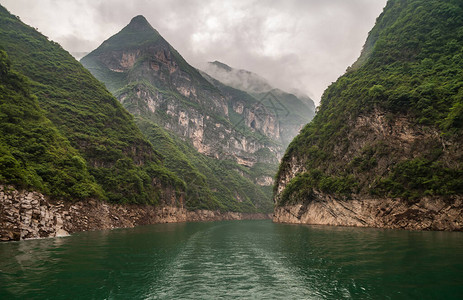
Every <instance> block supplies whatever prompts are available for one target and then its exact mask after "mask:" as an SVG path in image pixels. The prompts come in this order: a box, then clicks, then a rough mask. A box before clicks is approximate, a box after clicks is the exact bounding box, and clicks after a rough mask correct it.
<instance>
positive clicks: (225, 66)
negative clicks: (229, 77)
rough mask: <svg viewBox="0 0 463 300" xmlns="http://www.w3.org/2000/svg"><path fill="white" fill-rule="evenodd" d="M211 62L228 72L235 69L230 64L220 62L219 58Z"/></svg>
mask: <svg viewBox="0 0 463 300" xmlns="http://www.w3.org/2000/svg"><path fill="white" fill-rule="evenodd" d="M209 64H212V65H214V66H216V67H218V68H221V69H224V70H225V71H227V72H231V71H233V68H231V67H230V66H229V65H227V64H224V63H223V62H220V61H218V60H216V61H213V62H209Z"/></svg>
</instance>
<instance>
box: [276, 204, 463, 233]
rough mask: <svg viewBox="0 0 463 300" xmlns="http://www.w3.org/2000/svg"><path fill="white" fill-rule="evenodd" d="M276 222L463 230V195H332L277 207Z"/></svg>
mask: <svg viewBox="0 0 463 300" xmlns="http://www.w3.org/2000/svg"><path fill="white" fill-rule="evenodd" d="M272 220H273V222H275V223H285V224H306V225H330V226H346V227H370V228H385V229H405V230H421V231H422V230H426V231H463V197H460V196H456V197H454V198H453V199H452V201H450V202H449V201H444V200H443V199H442V198H438V197H437V198H422V199H421V200H420V201H419V202H416V203H413V204H410V203H408V202H406V201H405V200H401V199H391V198H385V199H362V200H360V199H353V200H347V201H343V200H338V199H335V198H332V197H329V196H326V197H325V198H324V199H321V200H316V201H312V202H310V203H306V204H294V205H287V206H280V207H276V208H275V212H274V215H273V219H272Z"/></svg>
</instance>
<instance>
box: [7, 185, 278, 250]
mask: <svg viewBox="0 0 463 300" xmlns="http://www.w3.org/2000/svg"><path fill="white" fill-rule="evenodd" d="M271 218H272V214H264V213H239V212H220V211H211V210H194V211H189V210H187V209H185V208H184V207H176V206H170V205H161V206H152V205H136V204H126V205H121V204H111V203H106V202H101V201H95V200H88V201H78V202H67V201H63V200H58V201H52V200H50V199H48V198H47V197H45V196H44V195H43V194H41V193H38V192H31V191H18V190H16V189H14V188H11V187H10V188H8V187H6V188H2V189H0V242H8V241H19V240H27V239H36V238H47V237H59V236H67V235H69V234H71V233H75V232H82V231H95V230H105V229H114V228H132V227H135V226H139V225H149V224H161V223H183V222H209V221H225V220H251V219H255V220H258V219H271Z"/></svg>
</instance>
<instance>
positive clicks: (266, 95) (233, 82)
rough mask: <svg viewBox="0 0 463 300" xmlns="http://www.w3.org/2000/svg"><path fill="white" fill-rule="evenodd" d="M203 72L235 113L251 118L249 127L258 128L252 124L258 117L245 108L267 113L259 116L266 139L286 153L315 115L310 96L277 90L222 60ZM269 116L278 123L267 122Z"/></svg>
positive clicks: (210, 65) (258, 77)
mask: <svg viewBox="0 0 463 300" xmlns="http://www.w3.org/2000/svg"><path fill="white" fill-rule="evenodd" d="M203 71H204V72H202V73H201V74H202V75H203V76H204V77H205V78H206V79H208V80H209V81H210V82H211V83H212V84H213V85H214V86H215V87H217V88H218V89H219V90H220V91H221V92H222V94H223V95H225V97H226V98H227V99H228V101H229V102H230V103H233V110H234V112H235V113H237V114H240V115H241V117H243V116H244V118H245V119H246V120H248V119H250V120H249V121H247V122H246V125H247V126H248V127H251V128H253V129H256V127H255V125H256V124H257V123H252V120H255V118H252V117H251V118H249V117H248V116H247V114H246V110H245V109H244V110H243V107H248V108H251V110H252V111H266V113H260V114H257V120H259V119H260V120H263V121H264V122H258V123H260V124H263V125H264V128H262V132H263V133H264V134H265V135H266V136H268V137H269V138H271V139H273V140H276V141H278V142H279V143H280V144H281V145H283V150H284V149H286V147H287V146H288V144H289V143H290V142H291V140H292V139H293V138H294V137H295V136H296V135H297V134H298V133H299V131H300V130H301V128H302V127H303V125H305V124H307V123H308V122H310V120H312V118H313V117H314V115H315V104H314V102H313V100H312V99H310V97H308V96H306V95H303V94H301V95H296V94H293V93H288V92H285V91H282V90H280V89H278V88H275V87H273V86H272V85H271V84H270V83H269V82H267V80H265V79H264V78H262V77H261V76H259V75H258V74H255V73H252V72H250V71H247V70H239V69H235V68H232V67H230V66H228V65H226V64H224V63H222V62H219V61H214V62H210V63H208V64H206V65H205V66H204V67H203ZM256 101H257V102H256ZM236 108H238V109H236ZM243 112H244V115H243ZM267 115H270V116H272V118H273V119H274V120H272V121H271V122H266V119H264V118H262V116H267ZM265 124H271V127H270V128H265ZM275 125H277V126H275ZM259 129H260V128H259ZM282 154H283V153H282Z"/></svg>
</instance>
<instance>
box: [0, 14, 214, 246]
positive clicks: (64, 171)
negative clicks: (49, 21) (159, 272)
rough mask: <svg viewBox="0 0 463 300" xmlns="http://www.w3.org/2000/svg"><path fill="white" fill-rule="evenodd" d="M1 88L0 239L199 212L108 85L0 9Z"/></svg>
mask: <svg viewBox="0 0 463 300" xmlns="http://www.w3.org/2000/svg"><path fill="white" fill-rule="evenodd" d="M0 90H1V93H0V240H1V241H3V240H18V239H23V238H37V237H46V236H56V235H60V234H67V233H68V232H75V231H81V230H92V229H102V228H113V227H127V226H134V225H136V224H148V223H152V222H166V221H176V220H187V219H195V218H197V217H198V218H199V217H201V215H200V214H198V215H197V216H192V217H191V218H190V217H187V216H186V212H185V211H184V207H185V206H187V204H188V203H185V193H186V187H185V182H184V181H183V180H182V179H180V178H179V177H178V176H176V175H175V174H174V173H173V172H171V171H169V170H168V169H167V168H166V167H165V165H164V161H165V158H164V157H163V155H162V154H160V153H159V152H158V151H156V150H155V149H154V148H153V145H152V144H151V143H150V142H149V141H148V140H147V139H146V138H145V136H144V135H143V134H142V133H141V131H140V130H139V128H138V127H137V125H136V124H135V122H134V118H133V117H132V116H131V115H130V114H129V113H128V112H127V111H126V110H125V109H124V108H123V107H122V105H121V104H120V103H119V101H117V99H116V98H114V97H113V96H112V95H111V94H110V93H109V92H108V91H107V90H106V89H105V87H104V85H103V84H101V83H100V82H99V81H98V80H97V79H95V78H94V77H93V76H92V75H91V74H90V72H88V71H87V70H86V69H85V68H84V67H83V66H82V65H81V64H80V63H79V62H77V61H76V60H75V59H74V58H73V57H72V56H71V55H70V54H69V53H68V52H66V51H65V50H63V49H62V48H61V46H60V45H58V44H57V43H55V42H52V41H49V40H48V38H47V37H45V36H43V35H42V34H40V33H38V32H37V31H36V30H35V29H33V28H32V27H29V26H27V25H25V24H24V23H22V22H21V21H20V20H19V18H18V17H16V16H13V15H11V14H10V13H9V12H8V11H7V10H6V9H5V8H3V7H1V6H0ZM199 201H200V202H201V201H202V200H201V199H200V200H199ZM201 205H202V206H203V207H204V206H207V203H206V204H204V203H203V202H201ZM212 215H214V213H212Z"/></svg>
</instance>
